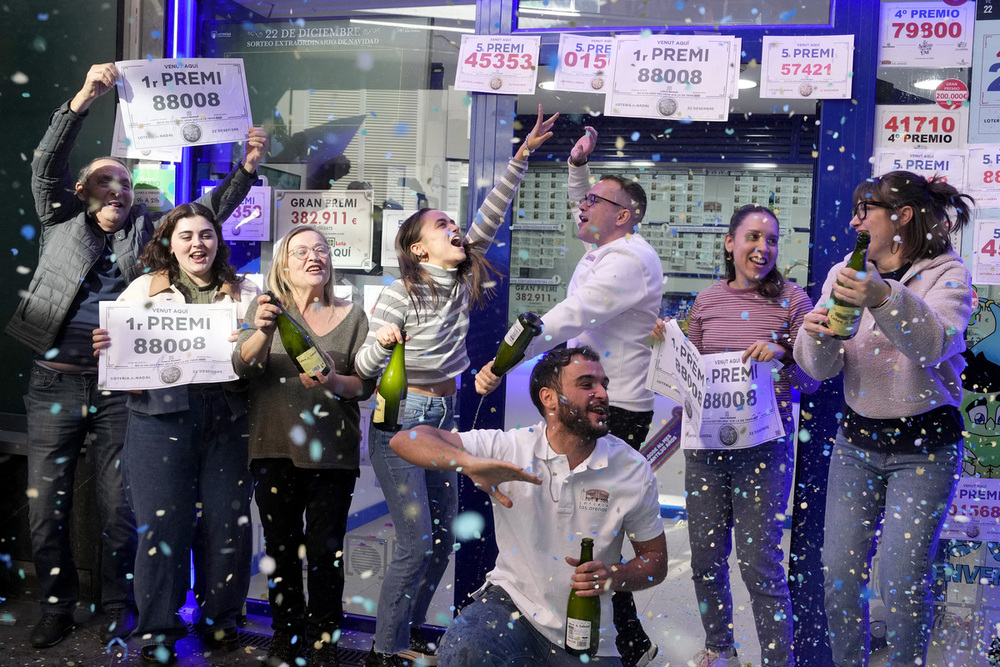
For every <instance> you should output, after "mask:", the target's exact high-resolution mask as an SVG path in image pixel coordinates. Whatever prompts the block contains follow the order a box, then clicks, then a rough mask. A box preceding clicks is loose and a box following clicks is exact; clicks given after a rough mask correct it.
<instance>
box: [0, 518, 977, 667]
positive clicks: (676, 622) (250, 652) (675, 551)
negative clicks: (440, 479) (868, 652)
mask: <svg viewBox="0 0 1000 667" xmlns="http://www.w3.org/2000/svg"><path fill="white" fill-rule="evenodd" d="M666 523H667V546H668V553H669V558H670V573H669V575H668V577H667V580H666V581H665V582H664V583H663V584H661V585H659V586H657V587H655V588H653V589H650V590H648V591H643V592H640V593H637V594H636V596H635V598H636V605H637V607H638V608H639V610H640V614H641V615H642V618H643V625H644V627H645V628H646V631H647V632H648V633H649V635H650V636H651V637H652V638H653V640H654V641H655V642H656V643H657V644H658V645H659V647H660V649H661V651H660V655H659V656H658V657H657V658H656V659H655V660H654V661H653V662H652V663H651V664H652V665H656V666H660V667H664V666H666V667H682V666H686V665H689V664H690V663H689V662H688V661H689V660H690V659H691V658H692V657H693V656H694V654H695V653H696V652H698V650H700V649H701V648H702V642H703V641H704V633H703V631H702V628H701V620H700V617H699V614H698V607H697V604H696V602H695V598H694V591H693V588H692V585H691V580H690V567H689V558H690V553H689V549H688V543H687V530H686V525H685V522H683V521H677V522H673V521H667V522H666ZM366 528H374V527H373V526H366ZM786 548H787V545H786ZM733 567H734V568H735V563H733ZM450 576H451V575H449V579H448V580H450ZM372 579H374V577H371V578H367V579H364V580H362V579H360V578H358V579H356V580H355V581H353V582H352V580H351V579H350V578H349V579H348V589H349V590H348V592H347V594H346V596H345V597H347V599H348V603H347V609H348V611H349V612H353V613H369V614H370V613H371V612H370V611H367V610H369V609H371V608H372V607H373V605H374V602H375V600H377V597H378V588H377V586H378V581H377V580H375V581H372ZM733 581H734V591H733V592H734V625H735V633H736V641H737V646H738V649H739V654H740V658H741V661H742V662H743V663H744V664H752V665H759V664H760V647H759V644H758V642H757V638H756V632H755V630H754V626H753V617H752V614H751V611H750V606H749V598H748V595H747V593H746V589H745V588H744V587H743V584H742V581H741V580H740V578H739V574H738V571H737V570H735V569H734V574H733ZM257 592H258V593H260V592H261V591H257ZM450 604H451V600H450V597H449V594H447V593H446V592H444V591H442V592H441V593H440V594H439V595H438V596H436V598H435V608H434V609H432V613H431V618H432V619H439V620H442V621H443V620H446V619H448V618H450V610H449V607H450ZM8 618H10V619H13V620H14V625H5V624H3V621H4V620H5V619H8ZM37 618H38V611H37V606H36V605H35V604H34V603H33V602H27V601H4V602H0V667H22V666H28V665H30V666H32V667H48V666H52V667H55V666H59V667H78V666H85V667H98V666H99V667H111V666H115V667H117V666H125V667H138V666H139V665H140V664H141V660H139V659H138V658H137V656H136V654H135V651H136V647H135V646H129V650H128V651H127V652H126V650H125V647H122V646H119V645H114V646H112V647H111V650H110V651H109V650H107V649H106V647H103V646H101V645H100V642H99V640H98V638H97V632H98V627H99V623H100V618H99V617H96V616H94V615H93V614H91V613H90V612H88V611H86V610H85V609H80V610H78V611H77V614H76V618H77V621H78V623H79V625H80V627H79V628H78V629H77V630H76V631H74V632H73V633H72V635H71V636H70V637H69V638H67V639H66V640H65V641H63V642H62V643H61V644H59V645H58V646H57V647H55V648H52V649H46V650H37V649H33V648H31V646H30V645H29V644H28V640H27V637H28V633H29V632H30V631H31V626H32V625H33V624H34V622H35V621H36V620H37ZM249 623H250V624H249V627H248V628H247V630H248V631H249V632H246V633H242V634H241V640H242V642H241V643H242V644H243V646H241V648H240V649H239V650H238V651H235V652H233V653H222V654H218V653H217V654H214V655H212V654H209V655H207V656H206V655H204V654H203V651H204V647H202V646H201V644H200V642H199V641H198V640H197V639H194V638H189V639H186V640H184V641H182V642H181V643H180V644H179V653H180V655H181V662H180V665H181V666H182V667H196V666H202V665H212V666H217V667H238V666H257V667H259V665H260V664H261V660H263V657H264V655H265V654H266V643H267V634H268V632H269V628H268V625H267V624H268V619H264V618H257V617H253V616H251V617H250V619H249ZM262 645H263V646H262ZM340 646H341V648H342V649H344V650H343V652H342V657H343V659H344V664H345V666H346V665H352V664H359V662H356V661H358V660H360V657H361V656H363V655H364V654H365V653H367V651H368V649H369V648H370V646H371V636H370V635H367V634H363V633H348V634H345V635H344V637H343V638H342V639H341V643H340ZM884 664H885V658H884V656H880V655H878V654H876V655H874V656H873V657H872V662H871V666H872V667H881V666H882V665H884ZM973 664H974V663H973V662H968V663H967V662H966V661H964V660H956V659H955V657H954V656H952V657H950V658H947V659H946V658H945V656H944V655H942V652H941V651H940V650H938V649H932V651H931V655H930V656H929V659H928V665H929V667H963V666H965V665H968V666H969V667H971V666H972V665H973Z"/></svg>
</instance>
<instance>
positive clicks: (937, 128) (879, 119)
mask: <svg viewBox="0 0 1000 667" xmlns="http://www.w3.org/2000/svg"><path fill="white" fill-rule="evenodd" d="M968 125H969V110H968V108H967V107H962V108H960V109H956V110H954V111H948V110H945V109H942V108H940V107H939V106H937V105H933V106H931V105H927V104H925V105H920V106H913V105H881V106H876V107H875V145H876V146H878V147H881V148H888V149H891V150H934V149H940V148H964V147H965V135H966V133H967V132H968Z"/></svg>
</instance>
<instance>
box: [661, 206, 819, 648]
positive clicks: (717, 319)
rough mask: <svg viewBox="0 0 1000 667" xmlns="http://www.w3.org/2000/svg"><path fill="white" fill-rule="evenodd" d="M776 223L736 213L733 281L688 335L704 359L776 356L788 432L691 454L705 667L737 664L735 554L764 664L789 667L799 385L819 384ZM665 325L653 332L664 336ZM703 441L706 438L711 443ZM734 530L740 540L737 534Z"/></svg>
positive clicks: (711, 292)
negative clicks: (786, 537)
mask: <svg viewBox="0 0 1000 667" xmlns="http://www.w3.org/2000/svg"><path fill="white" fill-rule="evenodd" d="M778 234H779V228H778V219H777V217H776V216H775V214H774V212H773V211H771V210H770V209H768V208H765V207H763V206H754V205H751V206H744V207H742V208H740V209H738V210H737V211H736V212H735V213H733V217H732V218H731V219H730V221H729V232H728V233H727V234H726V238H725V253H726V254H725V279H724V280H720V281H718V282H716V283H714V284H713V285H711V286H710V287H709V288H708V289H706V290H703V291H702V292H701V293H699V294H698V296H697V297H696V298H695V301H694V306H693V307H692V308H691V315H690V317H689V319H688V338H689V339H690V340H691V342H692V343H693V344H694V346H695V347H696V348H698V351H699V352H700V353H701V354H716V353H721V352H735V351H738V350H742V351H743V361H744V362H746V361H747V360H748V359H753V360H756V361H761V362H766V361H771V360H777V361H780V362H781V363H783V364H784V367H783V368H782V369H781V370H780V371H778V372H777V374H776V375H775V377H774V378H773V379H774V395H775V399H776V404H777V406H778V412H779V413H780V416H781V419H782V422H783V424H784V430H785V435H784V436H782V437H780V438H776V439H774V440H770V441H768V442H763V443H760V444H757V445H752V446H741V445H740V444H739V442H737V443H734V444H733V445H732V446H729V447H726V448H724V449H717V448H708V447H706V448H697V449H696V448H691V449H687V448H686V449H685V450H684V462H685V465H684V488H685V492H686V501H685V502H686V509H687V517H688V537H689V539H690V542H691V578H692V579H693V580H694V588H695V594H696V596H697V598H698V605H699V608H700V610H701V622H702V626H703V627H704V628H705V649H704V650H702V651H700V652H699V653H698V654H697V655H696V656H695V657H694V661H693V662H692V664H694V665H696V666H697V667H738V666H739V665H740V664H741V663H740V660H739V658H737V656H736V648H735V640H734V636H733V634H734V633H733V593H732V587H731V585H730V577H729V555H730V553H732V550H733V546H734V544H735V546H736V555H737V557H738V563H739V567H740V573H741V575H742V578H743V582H744V583H745V584H746V586H747V589H748V590H749V592H750V604H751V606H752V608H753V616H754V623H755V625H756V626H757V638H758V639H759V640H760V647H761V661H760V664H762V665H765V666H766V667H791V665H793V664H794V660H793V656H792V643H793V637H792V603H791V598H790V595H789V591H788V581H787V577H786V575H785V568H784V556H783V554H782V549H781V536H782V531H783V530H784V512H785V508H786V506H787V504H788V495H789V493H790V491H791V488H792V471H793V469H794V461H795V454H794V445H795V430H794V424H793V420H792V396H791V387H792V386H795V387H796V388H798V389H800V390H802V391H804V392H807V393H808V392H812V391H815V390H816V387H817V386H818V383H817V382H816V381H815V380H813V379H812V378H810V377H809V376H807V375H806V374H805V373H804V372H803V371H802V369H800V368H799V367H798V366H797V365H796V364H795V362H794V360H792V347H793V345H794V344H795V337H796V335H797V334H798V331H799V327H800V326H801V325H802V321H803V318H804V317H805V315H806V313H808V312H809V311H810V310H811V309H812V302H811V301H810V300H809V296H808V295H807V294H806V293H805V290H803V289H802V288H801V287H799V286H798V285H796V284H795V283H792V282H789V281H787V280H785V279H784V278H783V277H782V275H781V271H779V270H778V267H777V260H778ZM660 332H662V328H661V326H658V327H657V330H656V331H654V335H660ZM703 441H704V439H703ZM734 532H735V535H736V537H735V539H733V534H734Z"/></svg>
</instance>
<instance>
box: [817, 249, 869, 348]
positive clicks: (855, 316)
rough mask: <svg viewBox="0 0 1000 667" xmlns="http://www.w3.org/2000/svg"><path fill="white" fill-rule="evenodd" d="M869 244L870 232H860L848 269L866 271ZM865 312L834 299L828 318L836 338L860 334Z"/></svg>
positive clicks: (841, 338) (858, 307) (848, 262)
mask: <svg viewBox="0 0 1000 667" xmlns="http://www.w3.org/2000/svg"><path fill="white" fill-rule="evenodd" d="M869 242H871V236H870V235H869V234H868V232H858V240H857V243H855V244H854V252H853V253H851V258H850V259H849V260H848V261H847V268H849V269H854V270H855V271H864V270H865V265H866V263H867V262H868V244H869ZM837 284H838V285H840V284H841V283H840V282H838V283H837ZM863 311H864V308H863V307H861V306H855V305H854V304H853V303H847V302H846V301H841V300H840V299H838V298H837V297H833V308H831V309H830V312H829V313H827V316H828V317H829V318H830V328H831V329H833V330H834V332H835V333H834V337H835V338H839V339H840V340H847V339H848V338H853V337H854V334H856V333H857V332H858V323H859V322H860V321H861V313H862V312H863Z"/></svg>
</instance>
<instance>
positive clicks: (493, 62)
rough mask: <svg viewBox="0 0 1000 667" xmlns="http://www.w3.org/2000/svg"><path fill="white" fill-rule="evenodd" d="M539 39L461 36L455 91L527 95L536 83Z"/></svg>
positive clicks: (532, 90)
mask: <svg viewBox="0 0 1000 667" xmlns="http://www.w3.org/2000/svg"><path fill="white" fill-rule="evenodd" d="M540 46H541V38H540V37H531V36H526V37H520V36H518V37H515V36H513V35H462V47H461V50H460V52H459V56H458V70H457V71H456V72H455V88H456V90H470V91H473V92H478V93H499V94H505V95H519V94H526V95H530V94H533V93H534V92H535V82H536V81H537V79H538V49H539V48H540Z"/></svg>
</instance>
